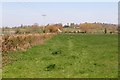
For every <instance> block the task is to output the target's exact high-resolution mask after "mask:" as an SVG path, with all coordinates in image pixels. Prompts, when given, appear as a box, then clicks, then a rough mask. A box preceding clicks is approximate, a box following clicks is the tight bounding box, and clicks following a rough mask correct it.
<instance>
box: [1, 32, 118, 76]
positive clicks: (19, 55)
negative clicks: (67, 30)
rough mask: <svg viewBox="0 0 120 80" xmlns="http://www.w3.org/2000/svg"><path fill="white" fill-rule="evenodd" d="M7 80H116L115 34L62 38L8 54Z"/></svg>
mask: <svg viewBox="0 0 120 80" xmlns="http://www.w3.org/2000/svg"><path fill="white" fill-rule="evenodd" d="M8 55H9V56H10V57H11V60H13V62H12V63H10V64H8V65H6V66H5V67H3V77H4V78H11V77H12V78H115V77H117V76H118V38H117V35H116V34H113V35H104V34H94V35H93V34H60V35H57V36H55V37H53V38H52V39H50V40H48V41H46V43H45V44H43V45H40V46H34V47H32V48H31V49H28V50H27V51H26V52H14V53H10V54H8Z"/></svg>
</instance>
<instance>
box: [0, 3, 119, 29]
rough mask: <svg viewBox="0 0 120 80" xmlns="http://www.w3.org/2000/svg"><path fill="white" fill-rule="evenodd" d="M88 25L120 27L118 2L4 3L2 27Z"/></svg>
mask: <svg viewBox="0 0 120 80" xmlns="http://www.w3.org/2000/svg"><path fill="white" fill-rule="evenodd" d="M43 14H45V15H46V16H42V15H43ZM84 22H102V23H112V24H117V23H118V2H4V3H2V26H9V27H14V26H20V25H21V24H23V25H32V24H34V23H38V24H40V25H45V24H54V23H62V24H66V23H78V24H79V23H84Z"/></svg>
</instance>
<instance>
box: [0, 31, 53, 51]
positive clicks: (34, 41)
mask: <svg viewBox="0 0 120 80" xmlns="http://www.w3.org/2000/svg"><path fill="white" fill-rule="evenodd" d="M53 35H55V33H44V34H37V33H35V34H18V35H17V34H16V35H9V36H7V35H6V36H2V39H0V41H1V42H2V45H1V46H0V47H1V51H2V52H3V53H4V52H5V53H6V52H9V51H17V50H22V51H26V50H27V49H28V48H30V47H32V46H35V45H39V44H42V43H43V42H44V40H46V39H49V38H51V37H52V36H53Z"/></svg>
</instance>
